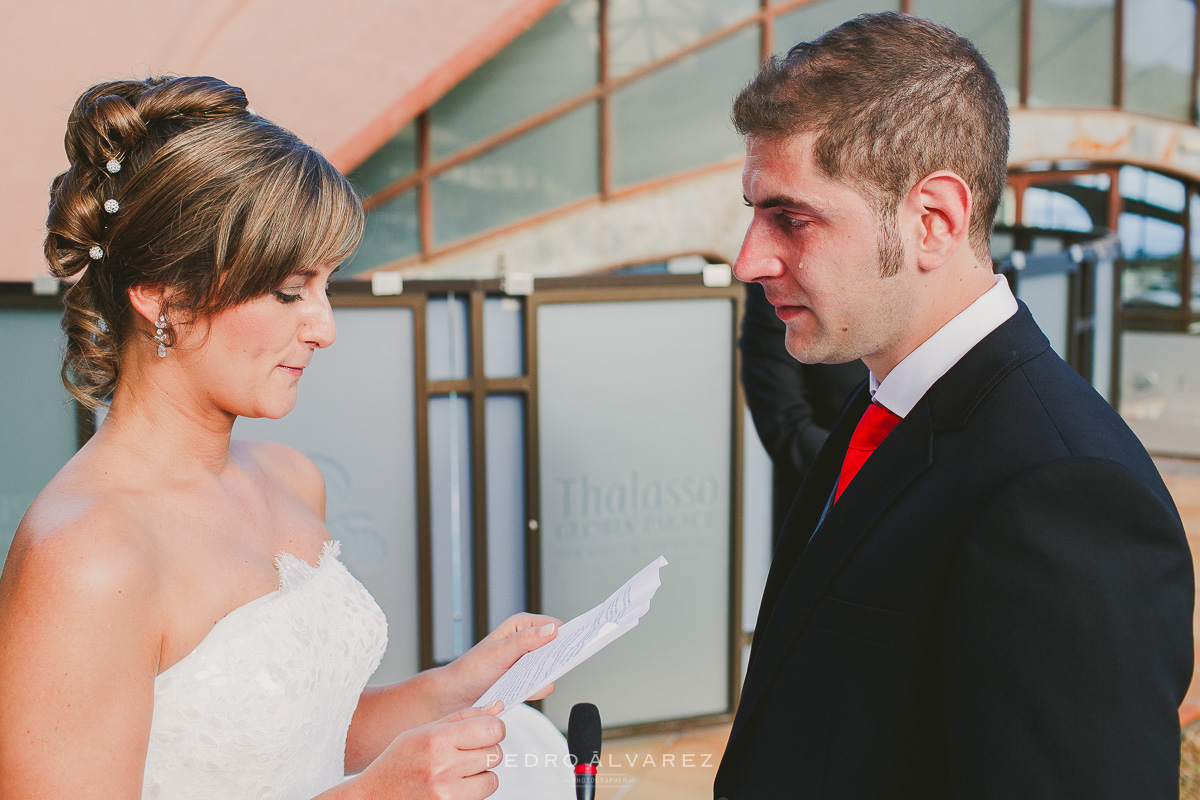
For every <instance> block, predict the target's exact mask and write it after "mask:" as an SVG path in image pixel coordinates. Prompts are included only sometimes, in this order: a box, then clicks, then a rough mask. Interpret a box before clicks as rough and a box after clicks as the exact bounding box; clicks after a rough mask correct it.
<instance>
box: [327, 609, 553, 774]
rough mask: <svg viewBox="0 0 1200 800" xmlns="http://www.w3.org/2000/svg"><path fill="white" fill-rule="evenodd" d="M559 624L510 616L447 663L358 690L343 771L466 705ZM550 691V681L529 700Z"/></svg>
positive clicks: (357, 766) (355, 768)
mask: <svg viewBox="0 0 1200 800" xmlns="http://www.w3.org/2000/svg"><path fill="white" fill-rule="evenodd" d="M559 624H561V623H560V622H559V620H557V619H555V618H554V617H547V616H542V615H540V614H515V615H513V616H511V617H509V618H508V619H506V620H505V621H504V622H502V623H500V625H498V626H497V627H496V629H495V630H494V631H492V632H491V633H490V634H488V635H487V636H486V637H485V638H484V639H483V640H482V641H481V642H479V643H478V644H477V645H475V646H474V647H472V648H471V649H470V650H469V651H467V652H466V653H465V654H463V655H462V656H460V657H459V658H458V659H456V660H455V661H454V662H453V663H451V664H448V665H446V666H444V667H439V668H437V669H431V670H427V671H425V672H422V673H421V674H419V675H416V676H414V677H412V678H409V679H408V680H407V681H404V682H402V683H395V684H392V685H390V686H382V687H378V688H370V689H367V690H366V691H364V692H363V694H362V697H361V698H360V699H359V701H358V708H357V709H356V710H355V712H354V718H353V720H352V721H351V722H350V730H349V732H348V733H347V736H346V772H347V773H354V772H357V771H358V770H360V769H363V768H364V767H366V765H367V764H370V763H371V761H372V759H374V758H375V757H376V756H377V755H378V754H379V753H381V752H383V750H384V749H385V748H386V747H388V746H389V745H390V744H391V741H392V740H393V739H394V738H396V736H398V735H399V734H401V733H403V732H404V731H406V730H408V729H410V728H412V727H414V726H416V725H424V724H425V723H427V722H429V721H431V720H435V719H439V718H441V717H444V716H446V715H447V714H450V713H452V712H454V711H457V710H459V709H462V708H466V707H467V706H470V705H471V704H472V703H474V702H475V701H476V700H477V699H478V698H479V696H480V695H482V694H483V693H484V692H485V691H487V689H488V688H489V687H490V686H491V685H492V684H493V683H495V682H496V680H497V679H499V678H500V676H501V675H503V674H504V673H505V672H506V671H507V670H508V668H509V667H511V666H512V665H513V664H514V663H516V661H517V659H519V658H520V657H521V656H523V655H525V654H526V653H528V652H529V651H530V650H535V649H537V648H539V647H541V646H542V645H544V644H547V643H548V642H550V641H552V640H553V639H554V636H555V635H556V633H557V630H558V625H559ZM553 691H554V685H553V684H551V685H550V686H547V687H546V688H545V689H543V690H541V691H540V692H538V693H537V694H535V695H534V696H533V699H535V700H536V699H541V698H543V697H546V696H547V695H549V694H550V693H551V692H553Z"/></svg>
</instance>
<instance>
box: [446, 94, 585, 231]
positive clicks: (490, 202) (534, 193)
mask: <svg viewBox="0 0 1200 800" xmlns="http://www.w3.org/2000/svg"><path fill="white" fill-rule="evenodd" d="M599 126H600V122H599V111H598V109H597V106H596V105H595V104H588V105H586V106H584V107H582V108H579V109H576V110H575V111H572V112H571V113H570V114H567V115H565V116H562V117H559V118H558V119H556V120H554V121H553V122H550V123H547V124H546V125H543V126H542V127H540V128H537V129H536V130H533V131H530V132H529V133H527V134H525V135H524V136H522V137H521V138H519V139H516V140H514V141H512V142H509V143H508V144H505V145H502V146H500V147H497V148H496V149H495V150H492V151H490V152H488V153H484V154H483V155H481V156H479V157H478V158H476V159H472V160H471V161H468V162H467V163H465V164H461V165H459V166H457V167H455V168H454V169H452V170H450V171H448V172H445V173H443V174H442V175H439V176H438V177H436V178H434V180H433V235H434V240H435V242H436V243H437V244H438V245H442V244H445V243H447V242H453V241H455V240H457V239H462V238H465V237H467V236H471V235H473V234H476V233H479V232H481V231H485V230H487V229H489V228H496V227H499V226H501V225H505V224H508V223H510V222H516V221H517V220H520V219H523V218H525V217H530V216H533V215H535V214H539V213H541V212H543V211H546V210H548V209H551V208H555V207H557V206H562V205H566V204H567V203H570V202H572V201H575V200H579V199H580V198H583V197H587V196H588V195H593V194H596V193H598V192H599V191H600V128H599Z"/></svg>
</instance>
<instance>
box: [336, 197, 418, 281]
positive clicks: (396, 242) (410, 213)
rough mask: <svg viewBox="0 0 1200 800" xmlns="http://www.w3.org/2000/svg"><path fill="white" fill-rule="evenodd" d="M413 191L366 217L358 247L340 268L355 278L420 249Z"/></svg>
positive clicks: (375, 209) (415, 198)
mask: <svg viewBox="0 0 1200 800" xmlns="http://www.w3.org/2000/svg"><path fill="white" fill-rule="evenodd" d="M420 231H421V222H420V217H419V216H418V212H417V190H416V189H412V190H410V191H407V192H405V193H404V194H402V195H400V196H399V197H396V198H393V199H392V200H389V201H388V202H386V203H384V204H383V205H381V206H379V207H377V208H374V209H372V210H371V211H370V212H368V214H367V224H366V228H365V230H364V231H363V240H362V244H360V245H359V246H358V250H356V251H355V253H354V256H353V257H352V258H351V260H350V261H349V262H348V263H347V264H346V266H345V267H344V268H343V270H342V271H343V272H344V273H345V274H347V275H355V274H357V273H359V272H364V271H366V270H369V269H374V268H375V267H379V266H383V265H384V264H389V263H391V262H393V261H398V260H400V259H402V258H404V257H405V256H411V255H414V254H415V253H417V252H418V251H420V249H421V233H420Z"/></svg>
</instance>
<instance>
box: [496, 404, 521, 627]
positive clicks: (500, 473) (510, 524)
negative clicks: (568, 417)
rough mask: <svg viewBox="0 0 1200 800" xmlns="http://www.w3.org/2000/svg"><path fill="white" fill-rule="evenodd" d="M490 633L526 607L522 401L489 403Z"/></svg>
mask: <svg viewBox="0 0 1200 800" xmlns="http://www.w3.org/2000/svg"><path fill="white" fill-rule="evenodd" d="M487 522H488V527H487V529H488V611H489V614H490V616H489V619H488V627H489V628H495V627H496V626H497V625H499V624H500V623H501V622H503V621H504V620H505V619H507V618H508V617H510V616H511V615H513V614H516V613H517V612H518V611H524V610H526V608H528V603H527V602H526V601H525V525H526V518H525V398H524V397H522V396H520V395H504V394H502V395H493V396H492V397H489V398H488V399H487Z"/></svg>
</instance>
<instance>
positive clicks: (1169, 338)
mask: <svg viewBox="0 0 1200 800" xmlns="http://www.w3.org/2000/svg"><path fill="white" fill-rule="evenodd" d="M1121 364H1122V367H1121V378H1122V380H1121V408H1120V411H1121V416H1123V417H1124V418H1125V421H1126V422H1128V423H1129V427H1130V428H1132V429H1133V432H1134V433H1136V434H1137V435H1138V438H1139V439H1141V440H1142V444H1144V445H1145V446H1146V449H1147V450H1149V451H1150V452H1151V453H1155V454H1162V455H1179V456H1188V457H1191V458H1196V457H1200V336H1194V335H1191V334H1186V333H1141V332H1130V333H1126V334H1123V335H1122V336H1121Z"/></svg>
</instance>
